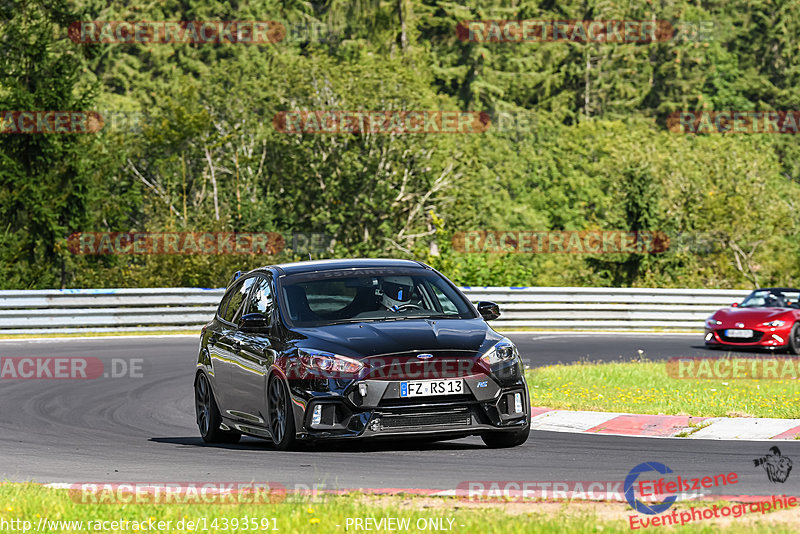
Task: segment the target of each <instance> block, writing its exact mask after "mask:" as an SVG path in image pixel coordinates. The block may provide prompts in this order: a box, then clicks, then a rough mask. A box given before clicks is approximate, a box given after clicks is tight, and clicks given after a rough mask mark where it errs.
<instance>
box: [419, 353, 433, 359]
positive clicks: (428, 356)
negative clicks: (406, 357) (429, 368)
mask: <svg viewBox="0 0 800 534" xmlns="http://www.w3.org/2000/svg"><path fill="white" fill-rule="evenodd" d="M417 358H419V359H420V360H429V359H431V358H433V354H417Z"/></svg>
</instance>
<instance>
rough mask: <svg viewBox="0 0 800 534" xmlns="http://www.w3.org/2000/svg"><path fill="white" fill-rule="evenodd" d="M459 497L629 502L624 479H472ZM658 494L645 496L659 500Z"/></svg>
mask: <svg viewBox="0 0 800 534" xmlns="http://www.w3.org/2000/svg"><path fill="white" fill-rule="evenodd" d="M702 495H703V494H702V493H701V492H699V491H691V490H687V491H686V492H681V493H680V497H681V499H682V500H690V499H695V498H698V497H701V496H702ZM456 496H457V497H458V498H460V499H462V500H468V501H493V500H499V501H502V502H525V501H536V500H544V501H548V500H556V501H560V500H564V501H570V500H590V501H615V502H623V501H625V490H624V487H623V482H622V481H621V480H468V481H465V482H461V483H459V484H458V486H457V487H456ZM660 497H661V496H660V495H659V494H656V493H651V494H650V495H648V496H646V497H643V500H644V501H651V502H657V501H658V499H659V498H660Z"/></svg>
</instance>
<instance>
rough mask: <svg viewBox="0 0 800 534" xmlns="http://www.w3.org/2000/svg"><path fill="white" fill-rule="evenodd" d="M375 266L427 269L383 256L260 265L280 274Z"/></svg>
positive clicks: (417, 263) (421, 264)
mask: <svg viewBox="0 0 800 534" xmlns="http://www.w3.org/2000/svg"><path fill="white" fill-rule="evenodd" d="M376 267H389V268H391V267H394V268H398V267H400V268H406V269H429V268H430V267H428V266H427V265H425V264H424V263H422V262H418V261H413V260H396V259H384V258H352V259H338V260H314V261H298V262H294V263H279V264H277V265H270V266H266V267H262V269H274V270H276V271H278V272H279V273H281V274H295V273H311V272H318V271H332V270H336V269H363V268H376Z"/></svg>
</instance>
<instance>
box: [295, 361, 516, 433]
mask: <svg viewBox="0 0 800 534" xmlns="http://www.w3.org/2000/svg"><path fill="white" fill-rule="evenodd" d="M459 378H460V379H461V380H463V381H464V393H463V394H460V395H440V396H432V397H411V398H404V397H401V396H400V389H401V387H400V384H401V383H402V382H404V381H403V380H351V381H348V382H344V381H342V380H336V379H326V380H316V381H312V382H315V383H308V382H309V381H307V380H296V381H290V390H291V392H292V397H293V404H294V406H295V422H296V428H297V438H298V439H307V440H317V439H353V438H373V437H374V438H379V437H396V436H412V435H413V436H451V437H457V436H468V435H475V434H481V433H483V432H486V431H493V432H497V431H509V432H518V431H520V430H524V429H525V428H526V427H527V426H528V425H529V424H530V417H529V414H530V399H529V396H528V388H527V384H526V383H525V380H524V377H523V376H522V375H521V373H520V374H519V376H518V377H517V378H516V379H515V380H513V381H511V382H509V381H507V380H505V381H503V382H502V384H501V383H499V382H498V381H497V380H495V379H493V378H490V377H488V376H486V375H473V376H466V377H459ZM365 390H366V391H365ZM362 393H365V394H364V395H362ZM316 407H319V413H318V420H317V421H314V412H315V408H316Z"/></svg>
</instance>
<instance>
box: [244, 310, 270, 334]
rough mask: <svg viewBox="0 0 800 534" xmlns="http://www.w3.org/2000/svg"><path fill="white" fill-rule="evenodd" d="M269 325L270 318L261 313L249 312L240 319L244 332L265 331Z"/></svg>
mask: <svg viewBox="0 0 800 534" xmlns="http://www.w3.org/2000/svg"><path fill="white" fill-rule="evenodd" d="M268 327H269V319H268V318H267V317H264V316H263V315H261V314H260V313H248V314H247V315H243V316H242V318H241V320H239V330H241V331H242V332H264V331H265V330H266V329H267V328H268Z"/></svg>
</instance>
